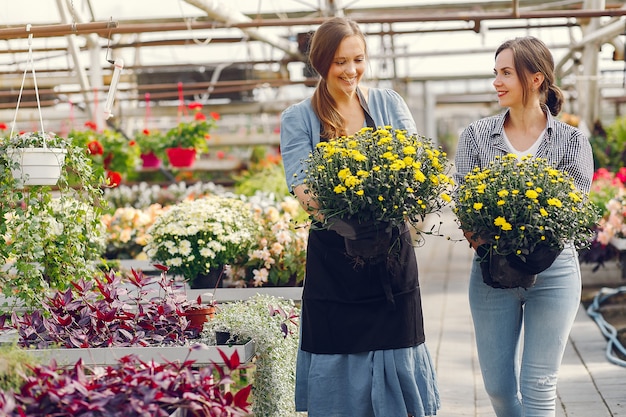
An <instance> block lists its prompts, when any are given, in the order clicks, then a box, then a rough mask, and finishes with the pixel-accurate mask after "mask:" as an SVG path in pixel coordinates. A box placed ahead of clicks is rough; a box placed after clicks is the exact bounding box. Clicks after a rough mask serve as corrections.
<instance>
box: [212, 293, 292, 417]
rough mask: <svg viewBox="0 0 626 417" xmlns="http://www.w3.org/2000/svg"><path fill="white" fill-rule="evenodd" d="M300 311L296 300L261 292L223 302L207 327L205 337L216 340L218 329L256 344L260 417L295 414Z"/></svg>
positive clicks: (255, 388) (256, 398)
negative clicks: (237, 299) (246, 297)
mask: <svg viewBox="0 0 626 417" xmlns="http://www.w3.org/2000/svg"><path fill="white" fill-rule="evenodd" d="M299 317H300V311H299V309H298V308H297V307H296V306H295V304H294V302H293V300H287V299H284V298H280V297H273V296H269V295H263V294H257V295H255V296H254V297H251V298H249V299H247V300H243V301H235V302H232V303H226V304H223V305H220V307H219V308H218V310H217V312H216V314H215V317H214V318H213V319H212V320H210V321H209V322H208V323H206V324H205V326H204V331H203V333H202V335H201V340H202V339H206V340H208V341H209V343H213V341H214V339H215V332H216V331H227V332H230V334H231V337H232V338H238V339H239V340H246V339H252V340H254V343H255V358H256V362H255V365H256V366H255V370H254V376H253V382H252V411H253V413H254V415H255V416H256V417H287V416H289V417H291V416H293V415H295V406H294V401H293V393H294V391H295V380H296V376H295V371H296V369H295V367H296V355H297V351H298V335H299V333H298V325H299Z"/></svg>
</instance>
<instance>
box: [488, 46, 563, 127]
mask: <svg viewBox="0 0 626 417" xmlns="http://www.w3.org/2000/svg"><path fill="white" fill-rule="evenodd" d="M505 49H510V50H511V51H512V52H513V62H514V65H515V72H517V74H518V76H519V78H520V82H521V84H522V87H523V92H522V102H523V103H524V104H526V102H527V101H528V92H529V91H530V80H531V77H532V74H536V73H538V72H540V73H542V74H543V77H544V80H543V83H542V84H541V86H539V93H540V94H541V96H542V97H543V103H544V104H545V105H546V106H548V109H549V110H550V113H552V115H553V116H556V115H557V114H559V112H560V111H561V106H562V105H563V100H564V98H563V92H562V91H561V89H560V88H559V87H558V86H557V85H556V84H555V75H554V58H553V57H552V53H551V52H550V50H549V49H548V47H547V46H546V44H545V43H543V42H542V41H541V40H539V39H537V38H535V37H533V36H524V37H521V38H515V39H511V40H508V41H506V42H504V43H503V44H502V45H500V46H499V47H498V49H497V50H496V54H495V56H496V57H497V56H498V55H499V54H500V52H502V51H503V50H505Z"/></svg>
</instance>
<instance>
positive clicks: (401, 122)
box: [280, 88, 417, 191]
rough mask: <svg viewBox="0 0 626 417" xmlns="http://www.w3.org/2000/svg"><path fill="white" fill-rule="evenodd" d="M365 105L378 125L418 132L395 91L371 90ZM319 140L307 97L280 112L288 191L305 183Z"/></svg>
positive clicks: (282, 149)
mask: <svg viewBox="0 0 626 417" xmlns="http://www.w3.org/2000/svg"><path fill="white" fill-rule="evenodd" d="M367 104H368V106H369V110H370V114H371V116H372V118H373V119H374V122H376V125H377V126H379V127H382V126H392V127H393V128H394V129H404V130H406V131H407V132H408V133H417V128H416V127H415V121H414V120H413V116H412V115H411V112H410V110H409V108H408V106H407V104H406V102H405V101H404V99H403V98H402V97H401V96H400V94H398V93H397V92H395V91H394V90H391V89H386V88H384V89H383V88H370V89H369V92H368V99H367ZM320 140H321V138H320V120H319V118H318V117H317V115H316V114H315V112H314V111H313V106H312V105H311V99H310V98H307V99H305V100H303V101H301V102H299V103H296V104H293V105H291V106H289V107H288V108H287V109H286V110H285V111H283V113H282V115H281V120H280V151H281V155H282V159H283V164H284V167H285V176H286V179H287V186H288V187H289V191H292V190H293V187H295V186H296V185H298V184H302V183H303V182H304V180H305V177H306V174H305V173H304V160H306V158H308V156H309V155H310V154H311V153H312V152H313V149H315V146H316V145H317V144H318V143H319V142H320Z"/></svg>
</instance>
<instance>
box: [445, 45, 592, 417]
mask: <svg viewBox="0 0 626 417" xmlns="http://www.w3.org/2000/svg"><path fill="white" fill-rule="evenodd" d="M494 74H495V79H494V81H493V86H494V88H495V90H496V93H497V96H498V101H499V103H500V105H501V106H503V107H504V108H506V110H505V111H504V112H503V113H501V114H498V115H494V116H491V117H486V118H483V119H480V120H478V121H476V122H474V123H472V124H470V125H469V126H468V127H467V128H466V129H465V130H464V131H463V132H462V133H461V136H460V138H459V143H458V148H457V152H456V157H455V165H456V169H457V172H456V174H455V181H456V183H457V184H458V185H460V184H462V183H463V179H464V177H465V175H466V174H467V173H468V172H470V171H471V170H473V169H474V168H475V167H479V168H481V169H482V168H485V167H487V166H488V165H489V162H490V161H492V160H493V159H494V158H495V157H496V156H503V155H506V154H509V153H514V154H517V155H518V156H519V157H522V156H525V155H531V156H535V157H541V158H546V159H548V160H549V161H550V162H551V163H553V164H554V166H555V167H556V168H558V169H560V170H562V171H566V172H568V173H569V174H570V175H571V176H572V177H573V178H574V181H575V183H576V186H577V187H578V189H580V190H581V191H583V192H589V188H590V186H591V179H592V175H593V159H592V153H591V146H590V144H589V140H588V138H587V137H585V135H584V134H583V133H582V132H581V131H580V130H578V129H576V128H574V127H572V126H569V125H567V124H565V123H562V122H560V121H558V120H557V119H555V117H554V116H556V115H557V114H558V113H559V111H560V109H561V105H562V103H563V94H562V92H561V90H560V89H559V88H558V87H557V86H556V85H555V75H554V60H553V58H552V54H551V53H550V51H549V49H548V48H547V47H546V45H545V44H544V43H543V42H542V41H540V40H538V39H536V38H534V37H530V36H529V37H523V38H516V39H512V40H509V41H507V42H504V43H503V44H502V45H500V47H499V48H498V49H497V50H496V53H495V68H494ZM465 235H466V237H467V239H468V240H469V242H470V244H471V246H472V247H473V248H474V249H477V248H478V246H479V245H480V243H481V242H477V241H474V240H473V239H472V236H471V231H466V233H465ZM479 261H480V259H479V257H478V255H475V256H474V262H473V263H472V268H471V272H470V287H469V300H470V307H471V311H472V318H473V321H474V328H475V332H476V343H477V349H478V357H479V361H480V367H481V371H482V376H483V380H484V384H485V389H486V391H487V393H488V394H489V397H490V399H491V403H492V406H493V408H494V410H495V412H496V415H497V416H498V417H530V416H533V417H548V416H554V415H555V408H556V384H557V374H558V370H559V366H560V363H561V360H562V358H563V352H564V350H565V345H566V343H567V339H568V336H569V332H570V330H571V327H572V324H573V322H574V317H575V315H576V312H577V310H578V307H579V303H580V293H581V278H580V267H579V263H578V255H577V252H576V250H575V248H574V247H573V246H566V247H565V249H564V250H563V251H562V252H561V254H560V255H559V256H558V257H557V259H556V260H555V261H554V262H553V263H552V265H551V266H550V267H549V268H548V269H546V270H545V271H543V272H540V273H539V274H538V275H537V280H536V283H535V285H534V286H532V287H530V288H528V289H524V288H520V287H517V288H494V287H492V286H490V285H488V284H487V283H486V282H485V281H483V277H482V273H481V268H480V265H479ZM522 328H523V333H524V337H523V338H522V337H521V334H522Z"/></svg>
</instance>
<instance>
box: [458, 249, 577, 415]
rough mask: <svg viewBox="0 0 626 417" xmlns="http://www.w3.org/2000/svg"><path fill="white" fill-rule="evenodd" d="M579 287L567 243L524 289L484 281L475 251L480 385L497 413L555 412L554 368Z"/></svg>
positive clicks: (472, 295) (473, 294) (472, 292)
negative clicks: (528, 286) (532, 282)
mask: <svg viewBox="0 0 626 417" xmlns="http://www.w3.org/2000/svg"><path fill="white" fill-rule="evenodd" d="M580 293H581V281H580V265H579V263H578V255H577V253H576V251H575V250H574V249H573V248H572V247H569V246H568V247H566V248H565V249H564V250H563V252H562V253H561V254H560V255H559V257H558V258H557V259H556V260H555V261H554V263H553V264H552V266H550V268H548V269H547V270H545V271H544V272H542V273H540V274H539V275H538V276H537V282H536V284H535V286H533V287H531V288H529V289H527V290H525V289H523V288H514V289H496V288H492V287H490V286H488V285H486V284H485V283H483V280H482V275H481V271H480V266H479V264H478V258H477V257H474V262H473V263H472V270H471V276H470V286H469V302H470V308H471V312H472V319H473V321H474V329H475V332H476V345H477V349H478V359H479V362H480V368H481V372H482V376H483V381H484V384H485V390H486V391H487V394H488V395H489V398H490V399H491V404H492V406H493V409H494V411H495V412H496V415H497V416H498V417H553V416H554V415H555V409H556V383H557V374H558V370H559V366H560V364H561V360H562V359H563V352H564V351H565V345H566V344H567V339H568V336H569V332H570V330H571V328H572V325H573V323H574V318H575V316H576V312H577V310H578V307H579V305H580ZM522 329H523V331H522ZM522 334H523V335H522Z"/></svg>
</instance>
